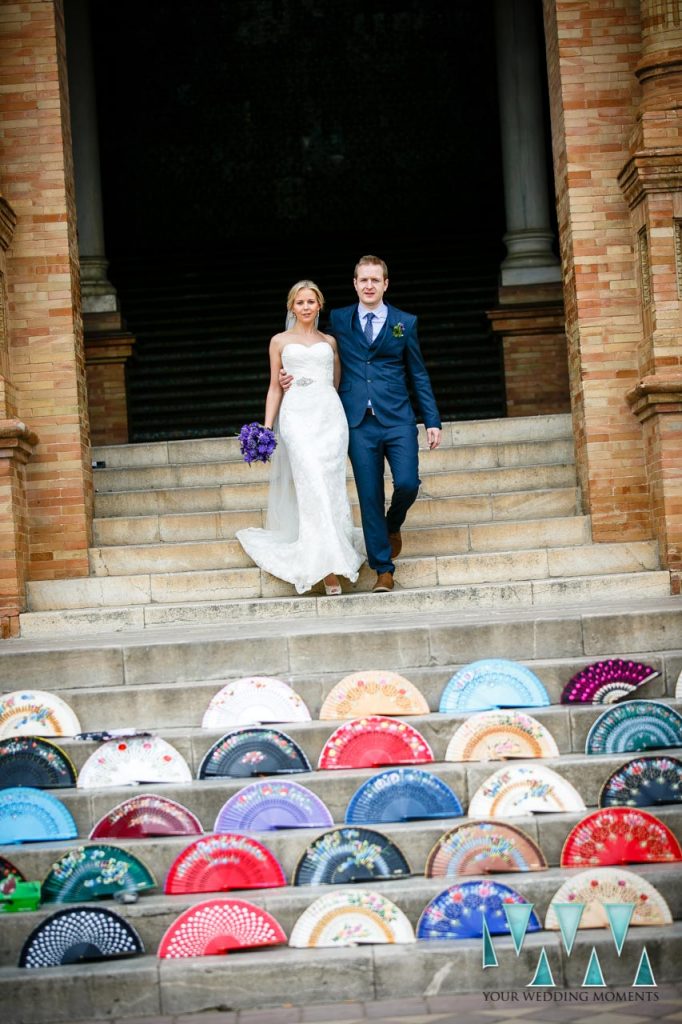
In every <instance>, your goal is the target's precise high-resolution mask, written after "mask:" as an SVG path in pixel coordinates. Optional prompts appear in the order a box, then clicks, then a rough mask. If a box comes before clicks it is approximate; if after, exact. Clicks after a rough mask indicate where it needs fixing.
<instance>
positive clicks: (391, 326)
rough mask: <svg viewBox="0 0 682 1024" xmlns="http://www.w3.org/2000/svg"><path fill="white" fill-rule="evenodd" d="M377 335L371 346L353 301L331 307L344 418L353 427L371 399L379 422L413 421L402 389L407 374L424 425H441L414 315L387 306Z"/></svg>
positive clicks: (404, 386)
mask: <svg viewBox="0 0 682 1024" xmlns="http://www.w3.org/2000/svg"><path fill="white" fill-rule="evenodd" d="M387 308H388V316H387V317H386V323H385V324H384V326H383V328H382V330H381V331H380V333H379V335H378V336H377V337H376V338H375V339H374V343H373V344H372V345H371V346H370V345H368V343H367V339H366V338H365V335H364V333H363V331H362V328H361V326H360V319H359V316H358V304H357V303H355V304H354V305H352V306H346V307H344V308H343V309H333V310H332V311H331V313H330V316H329V332H330V334H333V335H334V337H335V338H336V343H337V345H338V349H339V358H340V360H341V383H340V385H339V398H340V399H341V401H342V403H343V407H344V409H345V411H346V416H347V418H348V423H349V425H350V426H351V427H357V425H358V424H359V423H360V422H361V421H362V418H363V417H364V415H365V413H366V412H367V404H368V402H370V401H371V403H372V408H373V410H374V414H375V415H376V418H377V419H378V420H379V423H381V424H382V426H397V425H398V424H400V423H416V422H417V420H416V417H415V414H414V410H413V408H412V405H411V403H410V398H409V394H408V391H407V382H408V376H409V379H410V381H411V383H412V387H413V389H414V393H415V395H416V398H417V402H418V404H419V409H420V412H421V415H422V420H423V422H424V425H425V426H426V427H440V425H441V422H440V416H439V415H438V407H437V405H436V400H435V398H434V396H433V389H432V387H431V381H430V380H429V375H428V372H427V369H426V366H425V365H424V360H423V358H422V354H421V350H420V348H419V340H418V338H417V318H416V316H413V315H412V313H404V312H403V311H402V310H400V309H396V308H395V306H389V305H388V304H387Z"/></svg>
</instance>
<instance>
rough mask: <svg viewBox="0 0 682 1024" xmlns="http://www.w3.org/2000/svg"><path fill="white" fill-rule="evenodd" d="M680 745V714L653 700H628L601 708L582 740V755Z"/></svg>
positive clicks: (681, 735) (681, 740) (681, 737)
mask: <svg viewBox="0 0 682 1024" xmlns="http://www.w3.org/2000/svg"><path fill="white" fill-rule="evenodd" d="M680 746H682V715H680V713H679V712H678V711H675V709H674V708H672V707H670V705H668V704H663V703H661V702H659V701H655V700H630V701H628V702H627V703H626V704H616V705H614V706H613V707H609V708H607V709H606V711H603V712H602V714H601V715H600V716H599V718H598V719H597V721H596V722H595V723H594V725H593V726H592V728H591V729H590V731H589V733H588V734H587V741H586V743H585V753H586V754H622V753H625V752H627V751H630V750H633V751H639V750H656V749H661V748H665V747H680Z"/></svg>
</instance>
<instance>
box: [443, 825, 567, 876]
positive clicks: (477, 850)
mask: <svg viewBox="0 0 682 1024" xmlns="http://www.w3.org/2000/svg"><path fill="white" fill-rule="evenodd" d="M546 868H547V861H546V860H545V856H544V854H543V852H542V850H541V849H540V847H539V846H538V844H537V843H536V842H535V840H534V839H531V837H530V836H529V835H527V834H526V833H525V832H523V831H522V830H521V829H520V828H517V827H516V826H515V825H508V824H506V823H504V822H500V821H470V822H467V823H465V824H463V825H457V826H456V828H453V829H450V831H449V832H446V833H445V835H443V836H441V837H440V839H439V840H438V842H437V843H436V845H435V846H434V847H433V849H432V850H431V853H430V854H429V856H428V857H427V860H426V867H425V869H424V875H425V876H426V877H427V878H454V877H455V876H457V875H483V874H491V875H492V874H497V873H499V872H503V871H505V872H506V871H544V870H545V869H546Z"/></svg>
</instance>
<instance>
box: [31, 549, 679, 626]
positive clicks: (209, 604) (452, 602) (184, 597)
mask: <svg viewBox="0 0 682 1024" xmlns="http://www.w3.org/2000/svg"><path fill="white" fill-rule="evenodd" d="M557 550H558V549H557ZM569 550H570V549H569ZM555 554H556V552H555ZM541 555H542V553H541ZM544 555H545V557H546V556H547V552H544ZM504 557H506V558H509V557H511V556H504ZM619 557H620V556H619ZM414 561H417V560H414ZM421 562H422V567H424V566H425V567H426V569H427V571H428V570H429V569H430V572H431V573H432V574H433V573H434V572H435V567H433V566H429V562H431V563H435V562H436V559H431V560H427V559H422V560H421ZM403 564H408V565H409V562H407V563H403ZM498 564H499V565H500V566H502V563H501V562H499V563H498ZM536 564H537V563H536ZM450 568H451V567H450ZM586 568H589V566H586ZM500 571H503V570H502V568H501V570H500ZM257 574H259V570H257V569H225V570H222V571H220V570H217V571H215V572H205V573H176V574H172V573H171V574H167V575H165V576H164V575H161V576H144V575H143V576H121V577H95V578H90V579H87V578H83V579H81V580H61V581H50V582H47V581H46V582H45V583H35V584H31V585H30V587H31V595H32V597H31V604H32V607H33V608H36V605H40V604H43V605H48V606H51V608H52V610H49V611H39V610H34V611H30V612H26V613H24V614H23V615H21V618H20V621H21V631H22V635H23V636H24V637H26V638H37V637H59V636H64V637H66V636H76V637H82V636H83V635H85V634H88V633H116V632H120V631H122V630H139V629H146V628H148V627H150V626H171V625H172V626H178V625H180V624H184V625H203V626H208V625H214V624H216V623H219V622H220V623H228V622H245V621H248V620H270V621H276V620H282V619H289V618H309V617H310V616H318V617H319V619H320V621H322V620H324V619H326V618H327V617H328V616H330V617H331V616H334V615H337V614H344V613H345V614H348V615H350V616H358V617H360V616H364V615H381V614H384V613H385V612H389V611H390V612H394V613H401V612H403V613H417V614H418V613H422V614H429V615H432V614H437V613H439V612H444V611H450V612H466V611H475V610H480V609H482V608H488V609H500V610H503V609H505V608H506V609H509V608H530V607H533V608H534V609H535V610H536V611H539V610H540V609H546V608H552V607H556V606H560V605H564V604H566V603H567V602H568V603H572V604H575V603H576V602H585V603H595V604H597V603H600V602H605V603H608V604H610V603H612V602H613V601H621V600H623V599H627V598H628V597H629V598H631V599H632V600H633V601H634V600H637V599H639V598H641V599H644V600H646V599H649V600H653V601H656V600H660V599H664V598H665V597H667V596H669V593H670V575H669V573H668V572H667V571H664V570H661V571H658V572H656V571H649V572H646V571H642V572H612V573H610V574H608V575H595V576H557V577H555V578H539V579H536V580H525V581H518V582H514V583H504V582H500V583H482V584H470V585H461V584H460V585H456V586H445V585H443V586H433V585H431V586H426V587H419V586H418V585H415V586H414V588H412V589H411V588H409V587H408V588H405V589H402V588H401V589H396V590H394V591H393V592H392V593H390V594H373V593H355V594H344V595H342V596H341V597H334V598H328V597H324V596H322V597H318V596H315V595H314V594H311V595H307V596H303V597H298V598H295V597H281V598H277V597H262V598H251V599H249V598H248V597H241V596H240V588H244V589H245V590H247V591H250V592H251V593H253V592H254V590H255V591H256V592H257V589H258V587H259V583H258V576H257ZM270 579H272V577H270ZM364 579H365V580H367V576H365V577H364ZM372 579H373V577H372ZM430 579H433V575H431V577H430ZM430 579H429V580H428V582H430ZM425 582H427V581H425ZM279 585H280V584H279V582H278V581H273V586H279ZM264 589H265V588H264ZM178 602H180V603H178ZM605 606H606V604H605Z"/></svg>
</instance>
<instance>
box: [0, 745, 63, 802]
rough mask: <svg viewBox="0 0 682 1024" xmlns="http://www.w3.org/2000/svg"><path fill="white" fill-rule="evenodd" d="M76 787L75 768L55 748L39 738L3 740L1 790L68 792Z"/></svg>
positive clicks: (57, 748) (61, 751)
mask: <svg viewBox="0 0 682 1024" xmlns="http://www.w3.org/2000/svg"><path fill="white" fill-rule="evenodd" d="M75 785H76V768H75V766H74V764H73V762H72V761H71V758H70V757H68V755H67V754H65V753H64V751H63V750H62V749H61V748H60V747H58V746H57V745H56V744H54V743H50V741H49V740H44V739H41V738H40V737H38V736H14V737H12V738H11V739H4V740H0V789H7V788H8V787H9V786H33V787H34V788H35V789H67V788H69V787H71V786H75Z"/></svg>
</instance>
